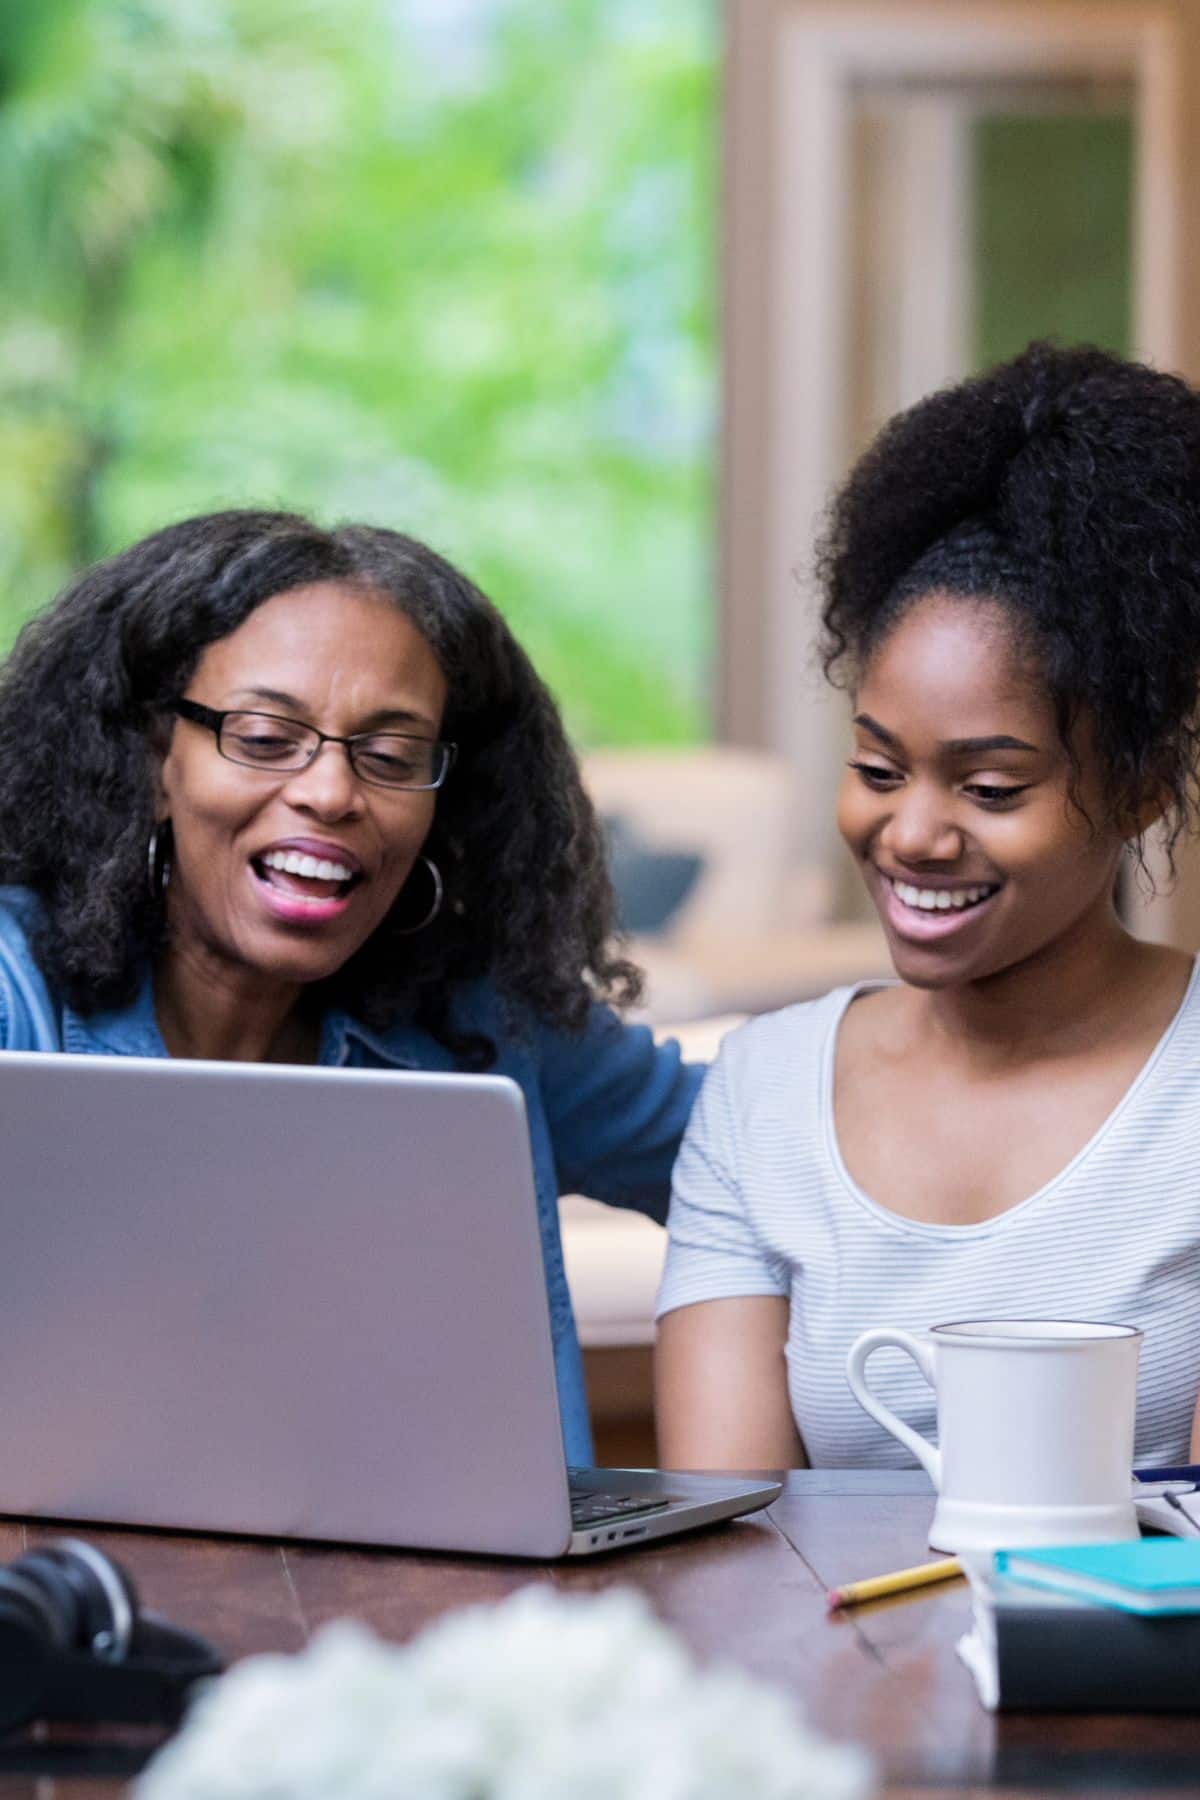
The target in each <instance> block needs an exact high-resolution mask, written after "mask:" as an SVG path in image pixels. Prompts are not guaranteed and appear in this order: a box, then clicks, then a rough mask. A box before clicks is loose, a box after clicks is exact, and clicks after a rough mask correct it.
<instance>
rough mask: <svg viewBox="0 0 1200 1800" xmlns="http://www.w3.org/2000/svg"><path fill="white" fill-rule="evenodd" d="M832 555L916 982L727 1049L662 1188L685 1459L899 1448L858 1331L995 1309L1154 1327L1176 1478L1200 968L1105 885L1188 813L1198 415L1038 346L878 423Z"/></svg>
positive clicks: (669, 1452)
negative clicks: (853, 1368) (857, 1361)
mask: <svg viewBox="0 0 1200 1800" xmlns="http://www.w3.org/2000/svg"><path fill="white" fill-rule="evenodd" d="M821 567H822V573H823V576H824V583H825V610H824V627H825V636H824V650H825V666H826V670H827V672H828V673H829V674H830V675H831V676H833V677H834V678H835V679H837V680H838V681H839V684H840V685H843V686H845V687H846V688H848V689H849V693H850V700H851V704H850V709H849V710H850V713H851V729H852V732H853V748H852V749H851V751H850V756H849V762H848V765H847V768H846V771H845V775H844V779H843V782H842V786H841V791H840V794H839V797H838V823H839V826H840V829H841V832H842V836H843V838H844V840H845V842H846V845H847V847H848V849H849V850H850V853H851V855H852V856H853V858H854V861H855V864H856V866H857V867H858V869H859V872H860V874H861V876H862V879H863V881H864V884H865V886H866V890H867V892H868V894H869V896H870V898H871V900H872V902H873V904H874V906H875V907H876V909H877V911H878V913H879V917H880V920H881V922H882V925H883V928H884V931H885V932H886V934H887V938H888V944H889V948H890V950H891V954H892V960H893V962H894V965H895V970H896V977H897V979H896V980H895V981H891V982H864V983H861V984H859V985H858V986H857V987H852V988H842V989H839V990H838V991H836V992H834V993H831V994H829V995H827V996H825V997H824V998H823V999H820V1000H816V1001H813V1002H811V1003H808V1004H805V1005H802V1006H795V1007H791V1008H789V1009H788V1010H786V1011H784V1012H780V1013H776V1014H774V1015H771V1016H769V1017H766V1018H763V1019H758V1020H755V1021H753V1022H752V1023H751V1024H750V1025H748V1026H746V1027H744V1028H743V1029H742V1030H741V1031H739V1032H737V1033H735V1034H733V1035H732V1036H731V1037H729V1038H727V1039H726V1040H725V1043H724V1045H723V1047H722V1051H721V1055H720V1057H719V1058H718V1060H717V1062H716V1063H715V1065H714V1067H713V1069H712V1071H711V1072H710V1074H709V1076H708V1078H707V1081H706V1083H705V1087H704V1090H703V1092H702V1094H701V1097H700V1100H699V1102H698V1103H697V1106H696V1110H695V1113H694V1114H693V1117H692V1121H691V1124H690V1126H689V1128H688V1133H687V1136H686V1139H685V1142H684V1146H683V1149H682V1151H681V1154H680V1159H679V1163H678V1166H677V1169H676V1173H675V1183H674V1194H673V1198H672V1203H671V1215H670V1248H669V1251H668V1256H667V1267H666V1275H665V1280H664V1286H663V1290H662V1292H661V1294H660V1297H659V1307H660V1311H661V1314H662V1317H661V1320H660V1326H659V1362H658V1396H659V1430H660V1451H661V1454H662V1457H663V1460H664V1462H665V1463H666V1464H667V1466H668V1467H699V1468H720V1467H733V1468H739V1467H740V1468H772V1467H777V1466H780V1465H785V1464H790V1463H795V1462H797V1461H799V1460H801V1459H802V1458H803V1457H804V1456H805V1455H807V1457H808V1459H809V1461H811V1462H812V1463H813V1464H815V1465H821V1464H826V1465H854V1464H877V1465H885V1464H893V1465H895V1464H898V1463H902V1462H906V1461H907V1462H912V1461H913V1458H912V1457H911V1455H910V1454H909V1452H908V1451H906V1450H905V1449H903V1448H902V1447H901V1446H900V1445H899V1444H898V1443H897V1442H896V1441H895V1440H894V1439H893V1438H891V1437H890V1436H888V1435H887V1434H886V1433H885V1432H884V1431H883V1429H882V1428H881V1427H880V1426H879V1425H877V1424H876V1423H875V1422H874V1420H872V1419H870V1418H868V1417H867V1415H866V1414H865V1413H864V1412H863V1411H862V1410H861V1409H860V1408H859V1406H858V1405H857V1404H856V1402H855V1400H854V1398H853V1396H852V1394H851V1392H850V1389H849V1387H848V1384H847V1381H846V1356H847V1351H848V1350H849V1348H850V1345H851V1344H852V1343H853V1342H854V1340H855V1338H856V1337H858V1335H859V1334H860V1333H861V1332H862V1331H864V1330H866V1329H868V1328H869V1327H871V1326H875V1325H885V1324H887V1325H898V1326H901V1327H905V1328H907V1329H908V1330H910V1331H917V1332H924V1331H925V1330H926V1329H927V1328H928V1327H929V1326H930V1325H933V1324H937V1323H943V1322H946V1321H951V1320H956V1319H958V1320H962V1319H987V1318H999V1317H1008V1318H1024V1319H1038V1318H1041V1319H1048V1318H1049V1319H1085V1320H1087V1319H1090V1320H1099V1321H1116V1322H1122V1323H1130V1324H1135V1325H1139V1326H1141V1327H1143V1329H1144V1330H1145V1334H1146V1335H1145V1342H1144V1345H1143V1351H1142V1358H1141V1371H1140V1379H1139V1393H1138V1419H1137V1455H1138V1458H1139V1460H1141V1461H1143V1462H1156V1463H1176V1462H1186V1461H1187V1460H1189V1436H1190V1435H1191V1432H1192V1417H1193V1408H1194V1406H1195V1403H1196V1394H1197V1389H1198V1387H1200V1192H1198V1183H1197V1142H1198V1139H1200V973H1198V969H1197V959H1196V958H1194V957H1193V956H1191V955H1187V954H1185V953H1184V952H1182V951H1180V950H1175V949H1171V948H1168V947H1167V946H1165V945H1162V944H1156V943H1148V942H1145V941H1143V940H1142V939H1140V938H1139V937H1137V936H1135V935H1134V933H1133V932H1132V931H1131V930H1130V929H1129V926H1128V923H1127V922H1126V920H1125V918H1123V917H1122V912H1121V909H1120V907H1119V905H1118V903H1117V900H1118V896H1117V889H1118V881H1119V878H1120V877H1121V876H1122V872H1124V874H1125V878H1126V879H1127V880H1129V881H1130V882H1131V883H1132V882H1134V881H1137V880H1143V881H1144V880H1145V878H1146V868H1145V859H1144V856H1143V850H1144V846H1145V845H1146V843H1147V842H1148V841H1152V837H1151V834H1158V833H1163V834H1164V835H1165V841H1166V843H1167V844H1168V845H1171V844H1174V843H1177V842H1178V841H1179V839H1180V836H1181V834H1182V833H1183V832H1185V831H1187V832H1191V833H1194V832H1195V830H1196V828H1197V824H1198V823H1200V817H1198V815H1200V722H1198V711H1200V707H1198V699H1200V395H1198V394H1197V393H1196V392H1194V391H1193V390H1192V389H1191V388H1189V387H1188V386H1187V385H1186V384H1185V383H1184V382H1182V381H1180V380H1178V379H1177V378H1175V377H1173V376H1170V375H1167V374H1163V373H1160V372H1159V371H1156V370H1153V369H1149V368H1144V367H1140V366H1138V365H1137V364H1132V363H1126V362H1122V361H1121V360H1119V359H1118V358H1117V357H1114V356H1109V355H1106V354H1104V353H1102V352H1100V351H1096V350H1064V349H1055V348H1053V347H1050V346H1045V345H1043V346H1034V347H1032V348H1031V349H1030V350H1029V351H1027V352H1026V353H1025V354H1024V355H1022V356H1021V357H1019V358H1017V359H1016V360H1015V361H1013V362H1011V363H1008V364H1006V365H1004V366H1002V367H1000V368H996V369H993V370H992V371H990V372H989V373H988V374H986V375H983V376H980V377H979V378H978V379H976V380H972V381H968V382H964V383H962V384H960V385H959V386H957V387H953V388H948V389H946V390H945V391H944V392H942V393H938V394H934V395H932V396H931V397H929V398H928V399H926V400H924V401H922V402H921V403H920V404H919V405H917V406H915V407H913V408H912V409H911V410H909V411H908V412H905V413H902V414H901V415H900V416H899V417H898V418H896V419H894V420H893V421H892V422H891V424H890V425H888V426H887V427H886V428H885V429H884V431H883V432H882V433H881V435H880V437H879V438H878V440H877V441H876V443H875V444H874V445H873V446H872V448H871V449H870V450H869V451H868V452H867V454H866V455H865V456H864V457H863V459H862V460H861V462H860V463H859V465H858V466H857V468H856V469H855V470H854V471H853V473H852V474H851V476H850V479H849V481H848V483H847V485H846V487H845V489H844V490H843V492H842V494H841V495H840V496H839V498H838V500H837V503H836V505H835V508H834V511H833V515H832V522H831V526H830V530H829V534H828V537H827V540H826V543H825V547H824V555H823V557H822V562H821ZM1139 865H1140V866H1139ZM889 1357H890V1358H891V1363H890V1366H888V1363H887V1361H886V1359H887V1358H889ZM877 1362H878V1368H879V1374H878V1377H877V1379H878V1382H879V1384H880V1386H881V1387H882V1384H883V1383H884V1382H885V1381H886V1383H887V1387H886V1390H885V1393H886V1398H887V1401H888V1404H889V1405H890V1406H891V1407H892V1408H893V1409H894V1410H895V1411H896V1412H897V1413H898V1414H900V1416H901V1417H902V1418H903V1419H904V1421H905V1422H906V1423H907V1424H908V1425H909V1426H910V1427H912V1428H913V1429H914V1430H916V1431H919V1432H922V1433H924V1434H925V1435H926V1436H931V1435H933V1434H934V1432H935V1429H936V1427H935V1407H936V1402H935V1398H934V1395H933V1393H932V1390H931V1389H930V1388H929V1387H928V1386H927V1385H926V1383H925V1382H924V1380H923V1379H922V1377H921V1375H920V1373H919V1372H918V1370H917V1368H916V1366H915V1364H912V1363H910V1362H909V1361H908V1360H907V1359H906V1358H903V1357H900V1356H899V1355H897V1354H896V1353H895V1352H883V1353H881V1354H880V1355H879V1357H878V1359H877ZM1192 1450H1193V1453H1195V1452H1196V1451H1197V1450H1200V1436H1196V1437H1193V1439H1192Z"/></svg>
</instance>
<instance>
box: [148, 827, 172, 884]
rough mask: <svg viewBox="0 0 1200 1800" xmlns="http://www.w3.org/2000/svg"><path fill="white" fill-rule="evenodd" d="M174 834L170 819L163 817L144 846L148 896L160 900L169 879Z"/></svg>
mask: <svg viewBox="0 0 1200 1800" xmlns="http://www.w3.org/2000/svg"><path fill="white" fill-rule="evenodd" d="M173 837H174V834H173V832H172V830H171V821H170V819H164V820H163V821H162V823H161V824H159V825H156V826H155V827H154V830H153V831H152V832H151V833H150V842H149V843H148V844H147V846H146V881H147V883H148V884H149V888H150V898H151V899H152V900H155V901H159V900H162V899H163V897H164V895H165V894H166V891H167V888H168V886H169V884H170V880H171V845H172V842H173Z"/></svg>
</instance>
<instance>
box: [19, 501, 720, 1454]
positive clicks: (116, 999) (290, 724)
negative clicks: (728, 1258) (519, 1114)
mask: <svg viewBox="0 0 1200 1800" xmlns="http://www.w3.org/2000/svg"><path fill="white" fill-rule="evenodd" d="M0 882H3V883H5V884H6V885H5V886H3V887H0V1051H2V1050H68V1051H75V1052H77V1053H82V1054H86V1055H97V1056H121V1055H140V1056H180V1057H216V1058H222V1059H229V1060H242V1061H251V1062H253V1061H259V1062H261V1061H282V1062H320V1063H327V1064H334V1065H348V1066H350V1067H355V1068H383V1069H387V1068H393V1069H412V1068H418V1069H456V1068H457V1069H484V1068H488V1069H493V1070H495V1071H496V1072H497V1073H500V1074H506V1075H509V1076H511V1077H512V1079H513V1080H514V1081H516V1082H518V1083H519V1084H520V1086H521V1088H522V1089H523V1091H524V1095H525V1103H526V1108H527V1111H528V1115H529V1127H530V1134H531V1138H532V1149H533V1160H534V1169H535V1173H536V1177H537V1189H538V1193H537V1202H538V1216H539V1223H540V1227H541V1233H542V1248H543V1254H544V1258H545V1265H546V1280H547V1284H548V1288H549V1296H550V1310H551V1317H552V1323H553V1330H554V1342H555V1354H556V1362H557V1371H558V1383H559V1395H560V1400H561V1406H562V1414H563V1428H564V1435H565V1440H566V1448H567V1454H568V1457H569V1459H570V1460H571V1461H572V1462H573V1463H587V1462H589V1461H590V1460H591V1445H590V1436H589V1431H588V1419H587V1409H586V1404H585V1400H584V1391H583V1373H582V1366H581V1362H580V1356H579V1347H578V1343H577V1340H576V1336H575V1327H574V1322H573V1319H572V1314H571V1302H570V1297H569V1295H568V1292H567V1284H566V1277H565V1274H564V1270H563V1260H562V1249H561V1245H560V1242H559V1235H558V1212H557V1199H558V1195H559V1192H560V1191H563V1192H569V1191H573V1190H576V1189H583V1190H585V1191H586V1192H587V1193H589V1194H592V1195H594V1196H595V1197H596V1198H598V1199H602V1200H610V1201H613V1202H615V1203H617V1204H619V1205H625V1206H634V1207H638V1208H640V1209H642V1210H644V1211H647V1212H650V1213H657V1214H658V1216H660V1217H661V1216H663V1214H664V1213H665V1210H666V1200H667V1192H668V1184H669V1175H670V1167H671V1162H672V1159H673V1157H674V1154H675V1151H676V1149H677V1148H678V1144H679V1138H680V1135H681V1133H682V1131H683V1127H684V1124H685V1122H686V1119H687V1115H688V1111H689V1109H690V1107H691V1103H692V1099H693V1097H694V1094H695V1090H696V1085H697V1083H698V1080H699V1071H698V1070H696V1069H691V1068H687V1067H684V1066H683V1065H681V1063H680V1060H679V1052H678V1048H677V1047H676V1046H674V1045H669V1046H666V1047H664V1048H656V1047H655V1045H654V1043H653V1041H652V1039H651V1037H650V1033H649V1032H648V1031H647V1030H645V1029H644V1028H641V1027H631V1026H625V1025H623V1024H622V1023H621V1021H620V1019H619V1017H618V1016H617V1013H616V1012H615V1011H614V1010H613V1009H612V1007H611V1006H610V1005H609V1004H606V1002H610V1001H611V1002H615V1003H616V1005H617V1006H618V1007H619V1006H621V1005H623V1004H624V1003H626V1002H627V1001H629V1000H631V999H633V998H634V997H636V995H637V992H638V985H639V980H638V974H637V971H636V970H635V969H634V968H633V967H632V966H631V965H630V964H629V963H627V962H625V961H624V960H623V959H622V958H621V957H620V955H619V953H618V951H617V949H616V948H615V947H614V942H613V925H614V917H613V900H612V893H611V890H610V888H609V884H608V877H607V874H606V870H605V861H604V850H603V844H602V841H601V837H600V832H599V828H598V826H597V822H596V819H595V816H594V814H593V812H592V809H591V806H590V804H589V802H588V800H587V797H586V795H585V794H584V792H583V788H582V786H581V784H580V780H579V774H578V770H577V768H576V764H575V759H574V757H573V755H572V753H571V750H570V747H569V745H568V743H567V740H566V737H565V735H564V733H563V728H562V723H561V721H560V719H559V716H558V712H557V709H556V708H555V705H554V702H553V700H552V699H551V697H550V695H549V694H548V693H547V691H546V689H545V687H544V686H543V685H542V683H541V682H540V681H539V680H538V677H537V675H536V674H535V673H534V671H533V669H532V667H531V666H530V663H529V661H528V659H527V657H526V656H525V655H524V653H523V652H522V650H521V649H520V647H519V646H518V645H517V644H516V643H515V641H514V640H513V638H512V635H511V633H510V632H509V630H508V628H507V626H506V625H505V623H504V621H503V619H502V618H501V616H500V614H499V613H498V612H497V611H496V610H495V609H494V608H493V607H492V606H491V605H490V604H489V603H488V601H487V600H485V599H484V597H483V595H482V594H480V593H479V591H478V590H477V589H476V588H474V587H473V586H472V585H471V583H470V582H469V581H467V580H466V578H465V577H464V576H462V575H461V574H460V573H459V572H458V571H457V570H456V569H454V568H452V567H451V566H450V564H449V563H447V562H445V561H443V559H442V558H441V557H439V556H436V555H435V554H434V553H433V551H431V550H429V549H427V548H426V547H425V546H424V545H423V544H420V543H417V542H416V541H415V540H413V539H412V538H407V537H402V536H401V535H400V534H399V533H398V532H394V531H384V530H380V529H376V528H373V527H370V526H365V525H358V526H355V525H348V526H343V527H341V528H339V529H338V530H336V531H325V530H322V529H320V528H319V527H318V526H316V525H314V524H312V523H311V522H310V521H309V520H307V519H303V518H299V517H296V516H294V515H292V514H286V513H270V512H228V513H218V514H213V515H209V516H207V517H203V518H196V519H188V520H185V521H183V522H182V523H180V524H178V525H172V526H170V527H168V528H167V529H166V530H165V531H161V532H157V533H156V534H155V535H154V536H153V537H150V538H147V539H145V540H144V541H143V542H142V543H139V544H135V545H133V546H132V547H131V548H130V549H128V550H126V551H124V552H123V553H122V554H121V555H119V556H115V557H113V558H112V559H111V560H110V561H108V562H106V563H102V564H100V565H99V566H98V567H96V568H95V569H92V570H90V571H89V572H88V573H87V574H85V575H84V576H82V577H81V578H80V580H79V581H78V582H77V583H76V584H75V585H74V586H73V587H72V588H70V589H69V590H68V591H67V592H66V593H65V594H63V595H62V596H61V597H60V599H59V600H58V601H57V602H56V603H55V604H54V605H53V606H52V607H50V608H49V609H48V610H47V611H46V612H45V613H43V614H42V615H41V616H40V617H39V618H38V619H35V620H34V621H33V622H32V623H31V624H30V625H28V626H27V627H26V629H25V630H24V632H23V633H22V634H21V637H20V638H19V640H18V643H17V646H16V648H15V650H14V651H13V653H12V655H11V656H10V658H9V660H8V662H7V663H6V664H5V666H4V668H3V671H2V672H0ZM2 1081H3V1068H2V1065H0V1082H2Z"/></svg>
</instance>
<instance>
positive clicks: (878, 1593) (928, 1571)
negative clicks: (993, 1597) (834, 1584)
mask: <svg viewBox="0 0 1200 1800" xmlns="http://www.w3.org/2000/svg"><path fill="white" fill-rule="evenodd" d="M961 1574H962V1564H961V1563H960V1562H959V1560H958V1558H957V1556H947V1557H944V1558H943V1559H942V1561H941V1562H930V1563H918V1564H917V1567H916V1568H915V1569H897V1570H896V1573H895V1574H894V1575H873V1576H872V1577H871V1579H870V1580H869V1581H848V1582H847V1583H846V1585H845V1587H840V1588H831V1589H830V1590H829V1592H828V1594H826V1596H825V1600H826V1603H827V1605H828V1607H829V1610H830V1612H833V1611H835V1610H836V1608H837V1607H839V1606H857V1605H858V1603H859V1601H860V1600H880V1599H882V1598H883V1596H884V1595H885V1594H902V1593H903V1592H904V1590H905V1589H906V1588H916V1587H925V1586H926V1585H927V1583H929V1582H931V1581H950V1580H952V1579H953V1577H954V1576H955V1575H961Z"/></svg>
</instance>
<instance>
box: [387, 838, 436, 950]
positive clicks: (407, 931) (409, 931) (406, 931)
mask: <svg viewBox="0 0 1200 1800" xmlns="http://www.w3.org/2000/svg"><path fill="white" fill-rule="evenodd" d="M417 861H418V862H423V863H424V864H425V867H426V868H427V869H428V870H429V873H430V875H431V876H432V878H433V904H432V906H431V907H430V908H429V911H428V912H427V913H426V914H425V917H424V918H423V919H421V920H420V921H419V923H418V924H416V925H397V926H396V928H395V929H396V936H397V937H412V936H414V934H415V933H416V932H418V931H424V929H425V927H426V926H427V925H432V924H433V921H434V920H435V919H436V918H437V916H438V914H439V913H440V912H441V910H442V901H443V900H444V899H445V897H446V890H445V888H444V886H443V885H442V871H441V870H440V869H439V868H438V866H437V864H436V863H435V862H434V860H433V858H432V856H419V857H418V858H417ZM405 885H406V886H407V883H406V884H405Z"/></svg>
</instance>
